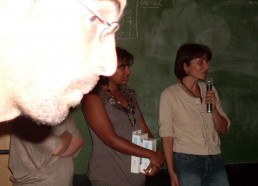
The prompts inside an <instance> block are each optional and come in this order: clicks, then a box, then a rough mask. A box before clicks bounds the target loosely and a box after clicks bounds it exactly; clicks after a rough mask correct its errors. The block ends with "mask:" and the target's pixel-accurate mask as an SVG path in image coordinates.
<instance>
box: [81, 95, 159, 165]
mask: <svg viewBox="0 0 258 186" xmlns="http://www.w3.org/2000/svg"><path fill="white" fill-rule="evenodd" d="M82 111H83V114H84V117H85V119H86V121H87V123H88V125H89V126H90V127H91V129H92V130H93V131H94V132H95V134H96V135H97V136H98V137H99V138H100V139H101V140H102V141H103V143H105V144H106V145H108V146H109V147H111V148H113V149H115V150H117V151H119V152H122V153H125V154H130V155H134V156H139V157H145V158H149V159H150V161H151V163H152V164H153V165H155V166H157V167H160V166H161V165H162V164H163V161H164V157H163V154H162V153H160V152H154V151H151V150H148V149H145V148H142V147H140V146H138V145H135V144H133V143H132V142H130V141H128V140H126V139H124V138H123V137H121V136H118V135H117V134H116V133H115V131H114V129H113V127H112V124H111V121H110V120H109V117H108V115H107V113H106V110H105V107H104V104H103V103H102V100H101V98H100V97H99V96H98V95H96V94H92V93H90V94H87V95H85V96H84V99H83V101H82Z"/></svg>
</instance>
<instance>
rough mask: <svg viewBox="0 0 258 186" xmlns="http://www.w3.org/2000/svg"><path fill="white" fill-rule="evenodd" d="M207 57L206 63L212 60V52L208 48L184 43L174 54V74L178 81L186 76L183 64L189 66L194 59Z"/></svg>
mask: <svg viewBox="0 0 258 186" xmlns="http://www.w3.org/2000/svg"><path fill="white" fill-rule="evenodd" d="M204 56H205V57H207V59H208V61H209V60H211V58H212V52H211V50H210V49H209V47H207V46H205V45H202V44H197V43H186V44H183V45H182V46H181V47H180V48H179V49H178V50H177V54H176V60H175V65H174V73H175V75H176V77H177V78H178V79H180V80H181V79H183V78H184V77H186V76H187V74H186V72H185V70H184V64H186V65H190V63H191V60H193V59H195V58H201V57H204Z"/></svg>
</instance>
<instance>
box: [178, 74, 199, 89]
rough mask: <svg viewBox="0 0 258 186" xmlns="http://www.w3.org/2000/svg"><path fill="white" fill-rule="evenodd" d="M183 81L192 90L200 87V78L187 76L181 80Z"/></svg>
mask: <svg viewBox="0 0 258 186" xmlns="http://www.w3.org/2000/svg"><path fill="white" fill-rule="evenodd" d="M181 83H182V84H183V85H184V86H185V87H186V88H187V89H188V90H191V91H192V92H195V91H196V89H199V88H198V79H191V78H188V77H185V78H183V79H182V80H181Z"/></svg>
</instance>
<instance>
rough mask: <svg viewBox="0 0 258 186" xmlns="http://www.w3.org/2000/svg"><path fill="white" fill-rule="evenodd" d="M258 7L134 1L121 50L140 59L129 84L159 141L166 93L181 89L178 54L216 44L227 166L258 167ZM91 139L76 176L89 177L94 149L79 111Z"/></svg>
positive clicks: (242, 1)
mask: <svg viewBox="0 0 258 186" xmlns="http://www.w3.org/2000/svg"><path fill="white" fill-rule="evenodd" d="M257 10H258V1H257V0H256V1H255V0H248V1H246V0H217V1H214V0H129V1H128V5H127V7H126V10H125V12H124V16H123V18H122V20H121V29H120V30H119V32H118V33H117V45H118V46H121V47H124V48H126V49H127V50H128V51H130V52H131V53H132V54H134V56H135V64H134V65H133V66H132V75H131V79H130V81H129V85H130V87H131V88H133V89H135V91H136V93H137V95H138V100H139V104H140V106H141V108H142V112H143V115H144V117H145V120H146V121H147V123H148V126H149V127H150V129H151V131H152V132H153V133H154V135H155V136H156V137H157V138H158V135H157V133H158V126H157V107H158V100H159V95H160V93H161V91H162V90H163V89H164V88H165V87H167V86H169V85H170V84H172V83H175V82H176V79H175V77H174V74H173V66H174V59H175V54H176V50H177V49H178V47H179V46H180V45H181V44H183V43H185V42H197V43H201V44H205V45H208V46H209V47H210V48H211V50H212V52H213V59H212V60H211V61H210V64H209V74H208V76H209V77H212V78H213V79H214V85H215V86H216V88H217V89H218V92H219V94H220V98H221V101H222V104H223V107H224V110H225V111H226V112H227V113H228V116H229V118H230V120H231V126H230V128H229V131H228V133H227V134H226V135H224V136H221V141H222V151H223V159H224V161H225V163H226V164H235V163H236V164H238V163H245V162H249V163H250V162H258V148H257V147H258V140H257V136H258V111H257V105H258V96H257V95H258V73H257V71H258V55H257V54H258V11H257ZM74 117H75V119H76V120H77V121H78V124H79V127H80V128H81V129H82V132H83V133H84V138H85V142H86V143H85V147H84V149H83V150H82V151H81V153H80V154H79V156H78V157H77V158H76V159H75V173H85V172H86V169H87V163H88V159H89V154H90V149H91V142H90V137H89V134H88V131H87V126H86V123H85V121H84V120H83V117H82V114H81V112H80V110H79V109H78V110H76V111H75V112H74Z"/></svg>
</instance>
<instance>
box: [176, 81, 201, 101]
mask: <svg viewBox="0 0 258 186" xmlns="http://www.w3.org/2000/svg"><path fill="white" fill-rule="evenodd" d="M181 84H182V85H183V87H184V88H185V89H186V92H189V93H190V94H191V95H192V96H193V97H195V98H199V99H200V101H201V103H202V95H201V90H200V87H199V86H197V87H198V89H199V92H200V96H196V95H194V93H193V92H192V91H191V90H190V89H189V88H187V86H186V85H185V84H184V83H183V81H182V80H181Z"/></svg>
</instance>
